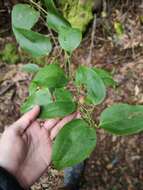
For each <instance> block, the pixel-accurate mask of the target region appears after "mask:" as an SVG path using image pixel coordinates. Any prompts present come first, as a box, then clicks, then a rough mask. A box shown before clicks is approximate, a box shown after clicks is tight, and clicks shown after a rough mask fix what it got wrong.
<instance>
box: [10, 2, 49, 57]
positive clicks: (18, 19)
mask: <svg viewBox="0 0 143 190" xmlns="http://www.w3.org/2000/svg"><path fill="white" fill-rule="evenodd" d="M19 10H20V11H19ZM39 15H40V14H39V12H37V11H36V10H35V9H33V8H32V7H31V6H29V5H27V4H17V5H15V6H14V8H13V10H12V27H13V32H14V34H15V36H16V39H17V41H18V42H19V44H20V46H21V47H22V48H23V49H25V50H26V51H28V52H30V53H31V54H32V55H33V56H42V55H45V54H46V55H47V54H48V53H49V52H50V51H51V49H52V46H51V42H50V39H49V38H48V37H46V36H44V35H42V34H39V33H37V32H33V31H32V30H31V28H32V27H33V26H34V25H35V23H36V22H37V21H38V18H39Z"/></svg>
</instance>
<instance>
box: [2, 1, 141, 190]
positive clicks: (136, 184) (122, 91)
mask: <svg viewBox="0 0 143 190" xmlns="http://www.w3.org/2000/svg"><path fill="white" fill-rule="evenodd" d="M131 2H132V3H133V4H131V5H132V6H131V5H130V7H128V6H127V7H126V11H125V12H124V6H123V5H122V4H121V5H118V6H117V7H116V8H114V10H112V11H111V12H110V16H109V17H108V18H101V17H100V18H99V19H98V20H97V23H96V27H94V28H93V26H92V24H91V25H90V26H89V29H88V31H87V32H86V34H85V36H84V39H83V42H82V44H81V46H80V47H79V48H78V49H77V50H76V51H75V53H74V54H73V57H72V63H73V69H74V68H75V67H77V66H78V65H81V64H87V63H89V60H90V64H91V65H92V66H96V67H100V68H104V69H106V70H108V71H110V72H111V73H112V74H113V76H114V79H115V80H116V81H117V83H118V85H117V87H116V88H115V89H111V88H110V89H108V95H107V98H106V100H105V102H104V103H103V104H102V105H99V106H97V107H96V108H95V112H94V115H93V117H94V119H95V120H96V121H97V122H98V119H99V116H100V113H101V112H102V110H103V109H104V108H105V107H107V106H109V105H111V104H113V103H116V102H125V103H129V104H143V23H141V21H140V17H141V15H142V13H143V4H142V3H141V2H138V1H136V2H135V1H131ZM115 20H120V21H122V23H123V25H124V28H125V33H124V34H123V36H122V38H120V39H118V38H117V35H116V33H115V31H114V29H113V23H114V21H115ZM107 25H108V26H110V27H107ZM93 30H94V31H95V34H94V38H92V40H91V33H93ZM8 42H12V43H15V41H14V38H13V37H11V36H10V37H4V38H2V37H1V38H0V49H1V50H2V49H3V47H4V46H5V44H7V43H8ZM91 42H94V43H91ZM91 50H92V51H91ZM22 65H23V62H19V63H18V64H16V65H12V64H7V63H5V62H3V61H0V133H2V132H3V130H4V128H5V127H7V126H9V125H10V124H11V123H13V122H14V121H15V120H16V119H17V118H18V117H19V116H20V112H19V108H20V105H21V104H22V102H23V101H24V100H25V98H26V97H27V95H28V90H27V87H28V84H29V81H30V79H31V75H29V74H26V73H24V72H22V71H21V67H22ZM62 185H63V172H62V171H61V172H58V171H56V170H55V169H53V168H52V166H50V168H49V170H48V172H47V173H46V174H45V175H44V176H42V177H41V179H40V180H39V182H37V183H36V184H35V185H34V186H33V187H32V189H33V190H55V189H58V188H59V187H60V186H62ZM81 190H143V133H140V134H138V135H133V136H129V137H116V136H111V135H109V134H107V133H105V132H104V131H102V130H101V129H99V130H98V131H97V146H96V149H95V151H94V152H93V153H92V155H91V156H90V158H89V159H88V160H87V164H86V168H85V172H84V183H83V185H82V187H81Z"/></svg>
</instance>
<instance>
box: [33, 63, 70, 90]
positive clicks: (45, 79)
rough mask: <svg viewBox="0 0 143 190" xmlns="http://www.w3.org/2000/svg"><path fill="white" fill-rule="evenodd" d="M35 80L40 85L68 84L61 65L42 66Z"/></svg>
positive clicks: (55, 86)
mask: <svg viewBox="0 0 143 190" xmlns="http://www.w3.org/2000/svg"><path fill="white" fill-rule="evenodd" d="M33 82H34V83H36V84H37V85H39V86H40V87H43V86H45V87H48V88H61V87H63V86H65V85H66V84H67V79H66V77H65V74H64V71H63V70H62V69H61V68H60V66H59V65H57V64H51V65H47V66H45V67H43V68H41V69H40V70H39V72H38V73H37V74H36V75H35V77H34V79H33Z"/></svg>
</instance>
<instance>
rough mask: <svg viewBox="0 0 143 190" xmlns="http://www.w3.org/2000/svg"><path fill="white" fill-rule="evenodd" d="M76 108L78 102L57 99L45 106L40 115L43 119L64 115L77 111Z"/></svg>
mask: <svg viewBox="0 0 143 190" xmlns="http://www.w3.org/2000/svg"><path fill="white" fill-rule="evenodd" d="M76 108H77V106H76V104H75V103H74V102H72V101H67V100H65V101H64V100H63V101H58V100H57V101H55V102H53V103H50V104H47V105H45V106H43V108H42V111H41V113H40V116H39V117H40V118H42V119H47V118H57V117H64V116H67V115H69V114H71V113H73V112H74V111H76Z"/></svg>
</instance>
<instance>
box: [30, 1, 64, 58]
mask: <svg viewBox="0 0 143 190" xmlns="http://www.w3.org/2000/svg"><path fill="white" fill-rule="evenodd" d="M30 2H31V3H32V4H33V5H35V6H36V7H37V8H38V9H39V10H41V11H42V12H43V13H44V14H46V15H48V12H47V11H45V10H44V9H43V8H42V7H41V6H40V5H38V3H36V2H34V1H33V0H30ZM41 19H42V21H43V22H44V24H45V26H46V27H47V29H48V31H49V34H50V36H51V38H52V40H53V42H54V44H55V47H58V43H57V42H56V40H55V38H54V35H53V32H52V30H51V29H50V28H49V27H48V25H47V23H46V22H45V20H44V19H43V17H42V16H41ZM58 56H61V52H60V51H59V49H58ZM58 56H57V57H58Z"/></svg>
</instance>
